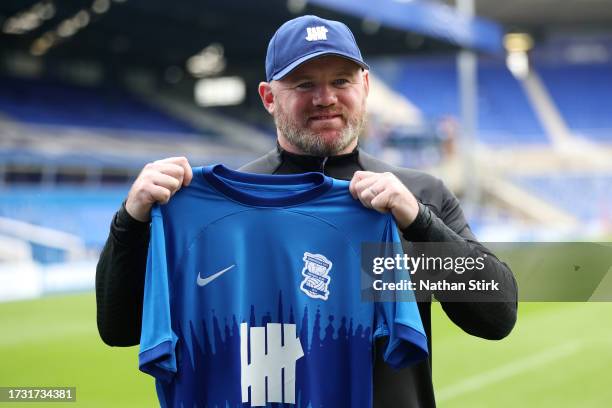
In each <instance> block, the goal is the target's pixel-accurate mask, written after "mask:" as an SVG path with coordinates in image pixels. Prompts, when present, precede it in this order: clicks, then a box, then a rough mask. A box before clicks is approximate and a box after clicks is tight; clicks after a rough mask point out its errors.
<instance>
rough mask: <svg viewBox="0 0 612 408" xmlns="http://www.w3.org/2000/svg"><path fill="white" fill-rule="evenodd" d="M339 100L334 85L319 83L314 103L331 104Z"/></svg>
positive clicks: (319, 104) (318, 104)
mask: <svg viewBox="0 0 612 408" xmlns="http://www.w3.org/2000/svg"><path fill="white" fill-rule="evenodd" d="M336 102H337V97H336V92H335V89H334V88H333V87H332V86H329V85H319V86H317V88H316V89H315V92H314V95H313V100H312V103H313V105H315V106H330V105H334V104H335V103H336Z"/></svg>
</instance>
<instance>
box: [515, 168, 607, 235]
mask: <svg viewBox="0 0 612 408" xmlns="http://www.w3.org/2000/svg"><path fill="white" fill-rule="evenodd" d="M515 181H516V182H517V183H518V185H520V186H522V187H523V188H524V189H525V190H527V191H529V192H531V193H532V194H534V195H535V196H537V197H540V198H542V199H544V200H546V201H547V202H549V203H551V204H552V205H555V206H557V207H559V208H561V209H563V210H565V211H567V212H568V213H569V214H573V215H574V216H575V217H576V218H578V219H579V220H581V221H582V222H583V223H584V224H586V223H595V224H598V223H602V222H604V223H612V189H611V188H610V186H612V175H605V174H602V175H587V174H557V175H550V176H531V177H516V178H515Z"/></svg>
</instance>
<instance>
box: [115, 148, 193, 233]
mask: <svg viewBox="0 0 612 408" xmlns="http://www.w3.org/2000/svg"><path fill="white" fill-rule="evenodd" d="M192 178H193V172H192V171H191V166H190V165H189V162H188V161H187V159H186V158H185V157H170V158H168V159H163V160H157V161H155V162H153V163H148V164H147V165H146V166H145V167H144V168H143V169H142V171H141V172H140V174H139V175H138V177H137V178H136V180H135V181H134V184H132V188H130V192H129V193H128V197H127V200H126V202H125V209H126V210H127V212H128V214H130V215H131V216H132V217H133V218H135V219H137V220H138V221H141V222H147V221H149V220H150V219H151V208H152V207H153V204H155V203H160V204H166V203H167V202H168V200H170V197H172V196H173V195H174V193H176V192H177V191H178V190H179V189H180V188H181V187H182V186H188V185H189V183H191V179H192Z"/></svg>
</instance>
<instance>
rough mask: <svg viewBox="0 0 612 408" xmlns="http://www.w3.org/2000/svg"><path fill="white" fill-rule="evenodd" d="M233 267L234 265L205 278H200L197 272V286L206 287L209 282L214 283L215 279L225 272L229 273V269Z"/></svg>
mask: <svg viewBox="0 0 612 408" xmlns="http://www.w3.org/2000/svg"><path fill="white" fill-rule="evenodd" d="M234 266H236V265H235V264H234V265H232V266H229V267H227V268H225V269H223V270H221V271H219V272H217V273H215V274H213V275H210V276H209V277H207V278H202V277H201V276H200V273H199V272H198V278H197V279H196V283H197V284H198V286H206V285H208V284H209V283H210V282H212V281H214V280H215V279H217V278H218V277H219V276H221V275H223V274H224V273H225V272H227V271H229V270H230V269H232V268H233V267H234Z"/></svg>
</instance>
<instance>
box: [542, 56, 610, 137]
mask: <svg viewBox="0 0 612 408" xmlns="http://www.w3.org/2000/svg"><path fill="white" fill-rule="evenodd" d="M535 69H536V71H537V72H538V73H539V74H540V77H541V78H542V81H543V82H544V84H545V85H546V87H547V89H548V92H549V93H550V95H551V96H552V98H553V100H554V101H555V103H556V105H557V107H558V109H559V111H560V112H561V114H562V116H563V117H564V119H565V121H566V123H567V125H568V126H569V128H570V129H571V130H572V132H573V133H574V134H576V135H577V136H583V137H587V138H589V139H592V140H594V141H600V142H610V140H612V99H611V98H610V95H612V65H611V64H610V63H602V64H595V63H588V64H569V63H559V62H556V63H554V64H552V63H548V64H546V63H540V64H537V65H536V66H535Z"/></svg>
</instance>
